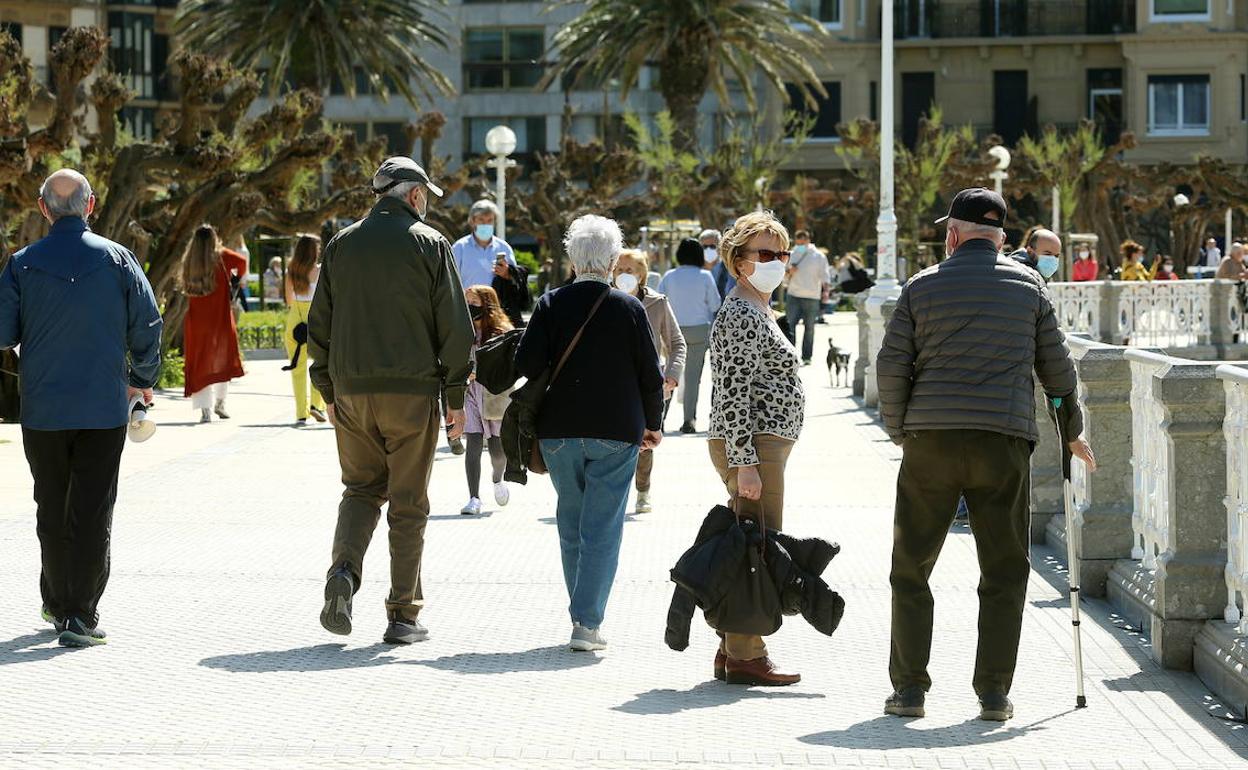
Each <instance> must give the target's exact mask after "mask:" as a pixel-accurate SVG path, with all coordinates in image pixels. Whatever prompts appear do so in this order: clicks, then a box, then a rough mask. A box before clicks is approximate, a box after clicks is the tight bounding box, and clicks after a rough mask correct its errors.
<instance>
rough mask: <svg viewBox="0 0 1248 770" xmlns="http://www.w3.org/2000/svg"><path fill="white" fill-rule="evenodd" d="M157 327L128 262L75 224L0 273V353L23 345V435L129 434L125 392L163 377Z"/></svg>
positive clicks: (147, 287)
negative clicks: (123, 430)
mask: <svg viewBox="0 0 1248 770" xmlns="http://www.w3.org/2000/svg"><path fill="white" fill-rule="evenodd" d="M163 327H164V325H163V323H162V322H161V319H160V311H159V310H158V309H157V307H156V297H155V295H154V294H153V293H152V287H151V284H149V283H148V282H147V277H146V276H145V275H143V270H142V268H140V267H139V264H138V262H137V261H135V258H134V255H133V254H131V253H130V251H128V250H127V249H126V248H124V247H122V246H120V245H118V244H116V243H113V242H112V241H110V240H108V239H107V238H102V237H100V236H98V235H96V234H95V233H93V232H91V231H90V230H89V229H88V228H87V223H86V222H84V221H83V220H82V219H80V218H78V217H63V218H61V219H58V220H57V221H56V223H55V224H53V225H52V230H51V232H49V233H48V237H46V238H44V239H43V240H40V241H36V242H35V243H32V244H31V245H29V246H27V247H26V248H24V249H22V250H21V251H19V252H17V253H16V254H14V255H13V258H12V259H10V260H9V264H8V265H7V266H6V267H5V269H4V272H3V273H0V349H4V348H11V347H15V346H17V345H21V351H20V352H21V356H22V369H21V382H22V426H23V427H25V428H28V429H31V430H75V429H105V428H116V427H119V426H122V425H125V424H126V422H127V421H128V419H127V418H128V415H127V414H126V408H127V404H128V400H127V398H126V386H127V385H131V386H134V387H136V388H150V387H153V386H154V385H155V384H156V381H157V380H158V379H159V377H160V335H161V331H162V330H163Z"/></svg>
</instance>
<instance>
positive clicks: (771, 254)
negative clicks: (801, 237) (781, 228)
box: [741, 249, 793, 262]
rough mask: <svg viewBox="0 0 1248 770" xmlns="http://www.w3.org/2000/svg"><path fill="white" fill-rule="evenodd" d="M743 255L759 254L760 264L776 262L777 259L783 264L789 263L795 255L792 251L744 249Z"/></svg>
mask: <svg viewBox="0 0 1248 770" xmlns="http://www.w3.org/2000/svg"><path fill="white" fill-rule="evenodd" d="M741 253H743V254H757V255H758V261H759V262H774V261H776V260H777V259H778V260H780V261H781V262H788V261H789V257H790V256H791V255H792V254H793V252H791V251H772V250H771V249H742V250H741Z"/></svg>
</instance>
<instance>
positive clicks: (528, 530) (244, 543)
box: [0, 315, 1248, 770]
mask: <svg viewBox="0 0 1248 770" xmlns="http://www.w3.org/2000/svg"><path fill="white" fill-rule="evenodd" d="M826 330H834V331H835V334H836V337H837V339H838V341H839V342H841V343H843V345H844V346H846V347H851V348H852V347H853V344H854V339H855V338H856V335H855V332H854V328H853V326H852V317H850V316H847V315H846V316H839V317H837V318H836V321H835V323H834V325H833V326H830V327H825V331H826ZM279 365H280V364H279V363H278V362H254V363H252V364H250V365H249V370H250V373H249V374H248V376H247V377H246V378H245V379H243V380H242V381H240V382H239V383H238V384H237V386H236V388H235V394H234V396H233V397H232V404H231V405H232V408H233V411H234V412H235V419H234V420H231V421H230V422H229V423H216V424H213V425H209V426H197V425H189V424H186V423H189V422H190V421H191V417H192V415H191V410H190V408H189V406H188V405H187V404H186V403H185V402H183V401H181V400H180V399H174V398H166V399H162V400H161V403H160V406H159V408H158V409H157V410H156V411H155V412H154V414H155V416H156V417H157V419H158V420H159V421H160V422H161V423H162V426H161V428H160V432H159V433H158V434H157V437H156V438H155V439H154V440H153V441H151V442H149V443H148V444H144V445H137V446H136V445H131V446H129V447H128V448H127V454H126V458H125V462H124V468H123V480H122V484H121V497H120V502H119V504H118V507H117V514H116V521H115V525H114V532H113V537H114V551H113V577H112V583H111V585H110V588H109V591H108V594H107V595H106V597H105V600H104V603H103V605H102V607H101V610H102V615H103V617H102V625H103V626H104V627H105V628H106V629H107V630H108V632H109V634H110V638H111V640H112V641H111V643H110V644H109V645H107V646H105V647H102V648H96V649H91V650H82V651H66V650H63V649H60V648H58V647H57V646H56V645H55V642H54V637H53V635H52V634H51V632H50V630H48V629H46V628H45V627H43V626H42V625H41V624H40V623H39V620H38V608H39V594H38V588H37V581H36V577H37V574H38V547H37V541H36V539H35V534H34V523H33V505H32V503H31V502H30V500H29V498H30V492H29V486H30V481H29V477H28V475H27V471H26V467H25V463H24V461H23V459H22V456H21V449H20V433H19V432H18V431H17V430H15V429H14V428H13V427H11V426H0V441H3V440H7V441H8V442H9V443H4V444H0V548H2V551H0V553H3V558H2V559H0V766H3V767H27V766H29V767H45V766H46V767H58V768H59V767H64V766H66V765H67V764H87V763H90V764H92V765H96V766H102V767H124V768H149V767H150V768H167V767H239V768H252V767H257V768H259V767H265V768H268V767H320V766H324V767H350V768H354V767H361V768H362V767H376V766H382V765H389V764H393V765H396V766H397V765H399V764H402V765H411V766H424V767H490V768H522V769H524V770H529V769H530V768H531V769H533V770H537V768H541V769H542V770H546V769H547V768H554V769H562V768H569V769H570V768H664V769H666V768H674V767H681V768H685V767H714V768H725V767H775V766H789V765H796V766H804V765H821V766H836V767H841V766H846V767H860V766H861V767H919V768H1076V767H1077V768H1097V769H1099V768H1115V769H1118V768H1121V769H1123V770H1127V769H1129V768H1140V767H1148V768H1171V767H1176V768H1179V767H1181V768H1188V767H1191V768H1206V767H1207V768H1227V767H1237V766H1244V767H1248V761H1246V760H1248V727H1245V725H1242V724H1235V723H1231V722H1227V721H1224V720H1221V719H1217V718H1215V717H1216V715H1218V714H1220V713H1222V712H1221V710H1220V707H1219V705H1218V704H1217V703H1216V702H1215V701H1214V700H1213V699H1212V698H1211V697H1210V696H1209V695H1208V694H1207V693H1206V692H1205V690H1204V688H1203V687H1202V686H1201V685H1200V683H1199V681H1197V680H1196V679H1195V678H1194V677H1192V676H1191V675H1189V674H1178V673H1172V672H1167V671H1163V670H1161V669H1159V668H1158V667H1157V666H1155V665H1154V664H1152V663H1151V662H1149V661H1148V659H1147V654H1146V649H1145V644H1146V642H1144V641H1143V640H1140V639H1139V638H1137V637H1136V636H1134V635H1133V634H1132V632H1131V631H1130V629H1126V628H1124V627H1122V626H1121V625H1117V624H1115V621H1114V619H1113V618H1112V617H1111V616H1110V614H1109V612H1108V610H1107V608H1106V606H1105V605H1103V604H1101V603H1100V602H1095V601H1093V602H1091V603H1090V606H1089V607H1088V609H1089V614H1090V615H1091V619H1092V620H1093V621H1095V622H1091V623H1088V624H1087V625H1085V626H1084V628H1085V629H1086V635H1085V645H1086V646H1085V659H1086V661H1087V666H1088V699H1089V702H1090V707H1089V708H1088V709H1087V710H1084V711H1078V712H1076V711H1073V710H1072V706H1073V702H1074V696H1073V674H1072V673H1071V657H1070V652H1069V650H1070V641H1069V620H1068V614H1067V610H1066V604H1065V602H1064V601H1063V600H1062V598H1061V596H1062V595H1061V593H1060V592H1059V590H1058V588H1057V586H1058V585H1060V578H1061V574H1060V571H1059V568H1058V566H1057V565H1056V562H1055V561H1054V557H1053V555H1052V554H1051V553H1050V552H1048V551H1046V550H1042V549H1038V550H1037V551H1036V552H1035V557H1036V558H1035V561H1036V571H1035V572H1034V573H1033V575H1032V579H1031V587H1030V600H1031V601H1030V603H1029V606H1028V609H1027V618H1026V625H1025V629H1024V634H1023V650H1022V654H1021V663H1020V667H1019V675H1018V680H1017V683H1016V687H1015V692H1014V698H1015V702H1016V705H1017V711H1018V717H1017V718H1016V719H1015V720H1013V721H1012V722H1009V723H1007V724H1006V725H1005V726H997V725H992V724H986V723H981V722H978V721H976V720H975V719H974V716H975V714H976V705H975V701H974V697H973V695H972V693H971V692H970V687H969V681H970V674H971V663H972V660H973V657H974V643H975V636H974V628H975V617H976V614H975V613H976V597H975V584H976V581H977V575H976V568H975V548H974V544H973V542H972V540H971V538H970V535H969V533H968V532H967V531H966V530H965V529H961V528H955V530H954V531H953V533H952V534H951V535H950V537H949V540H948V543H947V546H946V548H945V552H944V555H943V557H942V560H941V562H940V564H939V566H938V568H937V571H936V575H935V578H934V583H935V592H936V596H937V628H936V643H935V649H934V665H933V674H934V676H935V679H936V685H935V688H934V690H933V691H932V693H931V694H930V696H929V699H928V708H929V716H928V718H926V719H923V720H915V721H909V720H896V719H891V718H885V717H883V716H881V704H882V701H883V699H884V697H885V695H887V694H888V681H887V676H886V672H885V667H886V659H887V643H888V582H887V565H888V552H889V540H890V535H891V526H890V524H891V507H892V500H893V492H892V489H893V482H894V478H895V473H896V468H897V463H898V460H899V451H898V450H897V449H896V448H895V447H893V445H892V444H891V443H889V442H888V441H887V440H886V439H885V437H884V435H883V433H882V432H881V431H880V429H879V427H878V426H877V425H876V424H875V423H874V422H873V421H872V419H871V417H870V416H869V415H868V414H867V413H865V412H864V411H862V410H861V409H860V408H859V407H858V405H857V404H856V403H855V402H854V401H853V400H852V399H850V398H849V397H848V394H847V391H846V390H844V389H831V388H829V387H828V383H827V378H826V376H825V373H824V372H823V370H822V368H821V367H818V366H816V367H811V368H810V369H808V370H806V372H805V373H806V383H807V386H808V394H809V409H808V413H809V417H808V422H807V428H806V431H805V435H804V436H803V439H802V441H801V443H800V444H799V446H798V448H797V450H796V451H795V453H794V456H793V461H792V464H791V471H790V476H789V492H788V499H789V501H790V502H789V504H788V506H787V508H788V510H787V511H786V516H785V518H786V524H787V529H789V530H790V531H792V532H795V533H802V534H815V535H820V536H824V537H827V538H829V539H834V540H838V541H839V542H840V543H841V544H842V546H843V547H844V551H843V553H842V554H841V556H840V557H838V559H837V560H836V561H835V562H834V563H833V565H832V566H831V567H830V569H829V571H828V573H827V576H828V577H829V579H830V580H831V581H832V583H833V584H834V585H835V586H836V587H837V588H838V589H839V590H840V591H841V592H842V593H843V594H844V595H845V596H846V598H847V602H848V609H847V612H846V616H845V621H844V624H843V625H842V627H841V629H840V630H839V631H838V632H837V634H836V635H835V636H834V637H832V638H826V637H823V636H820V635H819V634H817V633H815V632H813V631H812V630H811V629H809V628H808V627H805V626H804V624H803V623H802V622H801V621H800V620H790V622H788V623H787V624H786V625H785V627H784V628H783V629H781V630H780V632H779V633H778V634H777V635H776V636H775V637H774V639H773V641H772V644H771V647H772V652H773V654H774V656H775V657H776V658H777V659H778V660H779V661H780V662H781V663H782V664H784V665H785V666H787V667H792V668H796V669H798V670H800V671H801V672H802V673H803V675H804V680H803V682H802V683H801V684H800V685H798V686H796V687H792V688H787V689H782V690H771V691H769V690H765V689H743V688H735V687H729V686H727V685H723V684H720V683H718V682H715V681H714V680H712V679H711V676H710V673H711V672H710V667H711V666H710V663H711V656H712V654H713V651H714V636H713V634H712V633H711V632H710V631H709V630H707V629H706V628H705V627H703V626H701V625H700V622H695V627H694V638H693V644H692V647H691V648H690V650H688V651H686V652H684V653H676V652H673V651H671V650H669V649H667V648H666V647H665V646H664V645H663V641H662V633H663V625H664V620H665V615H666V609H667V603H668V601H669V599H670V596H671V584H670V583H669V582H668V580H667V569H668V568H669V567H670V566H671V564H672V563H673V561H674V560H675V558H676V556H677V555H678V554H679V553H680V552H681V551H682V550H683V548H685V547H686V546H687V544H688V543H689V541H690V539H691V538H692V535H693V533H694V531H695V529H696V527H697V525H698V522H699V521H700V519H701V516H702V514H703V513H704V512H705V510H706V509H707V508H708V507H709V506H710V505H711V504H713V503H716V502H719V501H720V499H721V498H722V493H721V491H720V488H719V486H718V484H717V482H716V479H715V478H714V476H713V473H712V471H711V467H710V463H709V461H708V459H707V457H706V448H705V441H704V440H703V439H702V438H699V437H680V436H678V435H675V434H673V435H669V436H668V438H667V439H666V440H665V442H664V444H663V445H662V447H661V448H660V450H659V462H658V467H657V468H656V471H655V496H656V504H657V505H656V511H655V512H654V513H652V514H647V515H645V516H630V518H629V521H628V523H627V525H626V528H625V541H624V550H623V556H622V561H621V567H620V574H619V579H618V581H617V584H616V589H615V592H614V595H613V597H612V600H611V605H610V607H609V610H608V621H607V625H606V627H605V632H606V633H607V634H608V636H609V637H610V638H611V640H612V646H611V649H610V650H609V651H608V652H606V653H605V654H602V655H589V654H573V653H570V652H567V651H565V649H564V648H563V646H562V645H563V643H564V642H565V641H566V638H567V633H568V630H569V629H568V627H567V619H566V611H565V604H566V597H565V595H564V591H563V586H562V579H561V575H560V570H559V557H558V546H557V541H556V535H555V529H554V527H553V526H552V522H553V519H552V518H551V517H552V511H553V507H552V503H553V498H554V496H553V492H552V490H551V488H550V485H549V482H548V481H547V480H545V479H538V480H536V481H534V482H531V483H530V485H529V487H527V488H524V489H517V490H515V493H514V495H513V501H512V503H511V505H510V506H509V507H507V508H506V509H503V510H497V509H495V507H494V506H492V505H487V511H488V512H487V513H486V514H483V515H482V516H481V517H478V518H468V517H461V516H459V515H458V510H459V507H460V506H461V505H462V504H463V502H464V498H465V491H464V482H463V478H462V474H463V471H462V462H461V460H460V459H459V458H455V457H453V456H452V455H450V454H449V453H448V452H446V451H443V452H441V453H439V456H438V461H437V467H436V471H435V481H434V487H433V490H432V499H433V505H434V516H433V521H432V522H431V523H430V528H429V534H428V540H429V542H428V548H427V552H426V554H427V558H426V563H425V584H426V593H427V597H428V607H427V609H426V612H425V614H424V619H425V620H426V622H427V624H428V625H429V627H430V629H431V631H432V639H431V640H430V641H428V642H426V643H424V644H419V645H415V646H412V647H409V648H392V647H388V646H385V645H382V644H381V643H380V635H381V631H382V627H383V624H384V616H383V612H382V604H381V602H382V598H383V596H384V592H385V582H384V579H383V578H384V575H385V574H386V548H385V541H384V539H382V540H381V542H380V543H375V545H374V548H373V551H372V553H371V554H370V560H369V563H368V565H367V570H366V575H365V584H364V586H363V588H362V589H361V592H360V595H359V597H358V599H357V604H356V629H357V630H356V633H355V635H354V636H352V637H350V639H349V641H347V642H346V643H344V642H343V640H342V639H341V638H338V637H333V636H330V635H329V634H327V633H325V632H324V631H323V630H322V629H321V628H320V625H319V624H318V622H317V613H318V611H319V609H320V593H321V586H322V579H323V575H324V571H325V568H326V566H327V564H326V559H327V557H328V548H329V541H330V538H331V535H332V532H333V521H334V511H335V504H336V499H337V496H338V493H339V487H338V482H337V467H336V459H335V454H334V450H333V435H332V432H331V431H330V430H328V429H326V428H320V427H312V428H304V429H302V430H296V429H292V428H290V427H288V426H287V424H285V423H286V422H287V421H288V419H289V415H290V412H291V404H290V400H289V396H288V395H287V394H288V388H287V382H286V379H285V375H284V374H283V373H282V372H280V371H279V370H278V366H279ZM706 391H709V388H707V389H706ZM706 391H704V392H706ZM707 395H708V396H709V392H708V393H707ZM676 422H677V417H676V416H675V415H673V416H672V420H671V423H672V424H673V425H674V424H675V423H676ZM378 535H379V539H380V538H384V524H383V525H382V527H381V528H380V529H379V532H378Z"/></svg>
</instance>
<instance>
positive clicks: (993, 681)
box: [876, 188, 1095, 720]
mask: <svg viewBox="0 0 1248 770" xmlns="http://www.w3.org/2000/svg"><path fill="white" fill-rule="evenodd" d="M1005 214H1006V209H1005V200H1004V199H1003V198H1002V197H1001V196H1000V195H998V194H996V193H994V192H992V191H991V190H986V189H983V188H975V189H970V190H963V191H962V192H960V193H958V194H957V195H956V196H955V197H954V199H953V203H952V205H951V206H950V209H949V215H948V216H946V217H943V218H941V219H940V220H938V221H937V224H940V223H945V224H946V229H947V232H946V235H945V252H946V253H947V254H950V255H951V256H950V257H949V258H948V259H947V260H945V261H944V262H943V263H941V264H939V265H936V266H934V267H930V268H928V269H927V270H924V271H922V272H921V273H919V274H918V275H916V276H914V278H912V279H911V280H910V282H909V283H908V284H907V285H906V287H905V289H903V290H902V292H901V297H900V298H899V299H898V300H897V309H896V310H895V311H894V313H893V317H892V319H891V320H890V321H889V324H888V331H887V333H886V334H885V337H884V342H883V347H882V349H881V350H880V354H879V357H878V359H877V369H876V373H877V376H878V378H879V394H880V415H881V417H882V418H883V420H884V427H885V430H887V431H888V435H889V436H890V437H891V438H892V439H893V440H894V441H895V442H897V443H898V444H901V446H902V452H903V458H902V463H901V470H900V472H899V474H898V477H897V507H896V514H895V520H894V526H893V564H892V575H891V578H890V580H891V583H892V589H893V602H892V604H893V606H892V648H891V656H890V659H889V675H890V677H891V679H892V683H893V688H894V693H893V695H892V696H890V697H889V698H888V700H887V701H886V702H885V713H888V714H894V715H897V716H923V702H924V695H925V693H926V692H927V690H928V689H929V688H930V687H931V684H932V680H931V677H930V676H928V672H927V663H928V659H929V657H930V653H931V646H932V605H933V602H932V592H931V589H930V588H929V587H928V578H929V577H930V576H931V574H932V569H933V568H934V567H935V565H936V558H937V556H938V555H939V554H940V549H941V546H942V545H943V543H944V540H945V535H946V533H947V532H948V530H949V525H950V524H952V522H953V516H954V511H955V509H956V508H957V505H958V497H959V495H960V494H965V496H966V501H967V507H968V508H970V524H971V532H972V534H973V535H974V537H975V546H976V550H977V551H978V554H979V564H980V571H981V579H980V584H979V651H978V654H977V655H976V658H975V675H974V679H973V682H972V684H973V686H974V688H975V692H976V694H977V695H978V696H979V700H980V706H981V711H980V718H981V719H989V720H1005V719H1009V718H1010V717H1011V716H1012V715H1013V705H1012V704H1011V703H1010V700H1009V698H1008V697H1007V696H1008V694H1009V691H1010V685H1011V683H1012V681H1013V677H1014V667H1015V663H1016V661H1017V658H1018V639H1019V632H1020V630H1021V627H1022V619H1023V606H1024V602H1025V601H1026V595H1027V576H1028V572H1029V570H1030V566H1031V565H1030V562H1029V560H1028V544H1029V542H1030V518H1031V510H1030V507H1029V497H1028V482H1029V479H1030V467H1029V466H1030V459H1031V452H1032V449H1033V447H1034V446H1035V442H1036V439H1037V438H1038V437H1039V433H1038V432H1037V431H1038V428H1037V425H1036V417H1035V396H1034V390H1033V389H1034V387H1035V386H1034V384H1033V383H1034V381H1033V379H1032V372H1033V371H1034V372H1035V375H1036V377H1038V378H1039V380H1040V383H1041V385H1042V386H1043V387H1044V390H1045V392H1046V393H1047V394H1049V395H1050V396H1055V397H1062V398H1064V399H1073V398H1075V395H1074V394H1075V389H1076V386H1077V385H1078V379H1077V376H1076V373H1075V368H1074V364H1073V363H1072V362H1071V359H1070V352H1069V350H1067V348H1066V341H1065V338H1064V337H1063V336H1062V333H1061V331H1060V330H1059V329H1058V326H1057V317H1056V315H1055V314H1054V312H1053V305H1052V303H1051V302H1050V300H1049V295H1048V292H1047V291H1046V290H1045V288H1044V282H1043V281H1042V280H1041V279H1040V276H1039V275H1037V274H1036V273H1034V272H1033V271H1031V270H1029V269H1028V268H1026V267H1024V266H1023V265H1021V264H1019V263H1018V262H1015V261H1014V260H1011V259H1009V258H1008V257H1004V256H1001V254H1000V248H1001V243H1002V241H1003V240H1004V239H1005V232H1004V230H1003V229H1002V228H1003V226H1004V225H1005ZM1071 405H1072V406H1075V407H1076V408H1073V409H1063V410H1061V412H1060V413H1061V414H1062V419H1063V421H1064V423H1065V424H1064V425H1063V435H1064V436H1066V437H1067V439H1068V440H1069V441H1070V449H1071V452H1072V453H1073V454H1074V455H1075V456H1076V457H1079V458H1081V459H1083V460H1084V461H1085V462H1087V463H1088V466H1089V469H1093V468H1094V467H1095V463H1094V460H1093V458H1092V452H1091V449H1090V448H1089V447H1088V445H1087V443H1086V442H1084V441H1083V440H1082V438H1080V435H1081V434H1082V433H1083V424H1082V417H1081V414H1080V411H1079V409H1078V408H1077V405H1076V404H1073V403H1072V404H1071Z"/></svg>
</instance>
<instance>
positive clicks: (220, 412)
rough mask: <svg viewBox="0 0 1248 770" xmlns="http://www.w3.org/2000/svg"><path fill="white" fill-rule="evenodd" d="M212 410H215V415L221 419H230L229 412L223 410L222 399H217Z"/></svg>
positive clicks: (223, 403)
mask: <svg viewBox="0 0 1248 770" xmlns="http://www.w3.org/2000/svg"><path fill="white" fill-rule="evenodd" d="M212 411H214V412H216V414H217V416H218V417H220V418H221V419H222V420H228V419H230V413H229V412H227V411H225V402H224V401H218V402H217V405H216V406H214V407H213V408H212Z"/></svg>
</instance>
